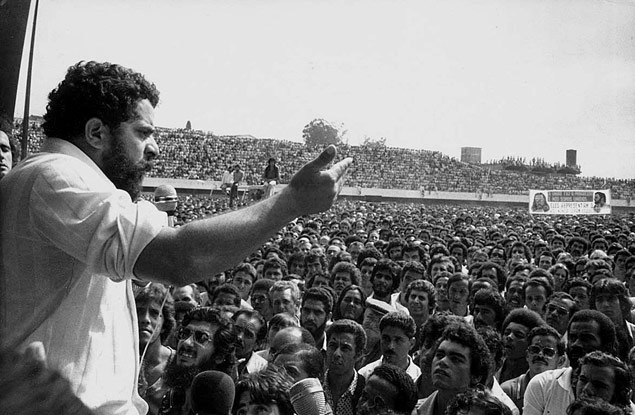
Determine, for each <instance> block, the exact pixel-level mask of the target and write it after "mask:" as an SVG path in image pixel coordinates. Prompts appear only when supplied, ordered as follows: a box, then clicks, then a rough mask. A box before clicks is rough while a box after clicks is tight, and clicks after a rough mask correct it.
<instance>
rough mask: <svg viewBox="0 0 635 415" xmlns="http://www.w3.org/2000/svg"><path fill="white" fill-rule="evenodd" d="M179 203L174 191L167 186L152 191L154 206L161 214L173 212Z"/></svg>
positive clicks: (163, 185) (172, 187) (171, 187)
mask: <svg viewBox="0 0 635 415" xmlns="http://www.w3.org/2000/svg"><path fill="white" fill-rule="evenodd" d="M178 201H179V198H178V195H177V194H176V189H175V188H174V186H170V185H169V184H162V185H161V186H159V187H157V188H156V189H154V204H155V206H156V207H157V209H159V210H160V211H161V212H173V211H175V210H176V205H177V203H178Z"/></svg>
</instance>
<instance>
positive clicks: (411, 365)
mask: <svg viewBox="0 0 635 415" xmlns="http://www.w3.org/2000/svg"><path fill="white" fill-rule="evenodd" d="M382 364H384V358H383V357H382V358H379V359H377V360H375V361H374V362H370V363H369V364H367V365H366V366H364V367H363V368H361V369H359V374H360V375H361V376H363V377H364V378H365V379H368V377H369V376H370V375H371V374H372V373H373V370H375V368H376V367H377V366H381V365H382ZM406 373H407V374H408V375H410V377H411V378H412V380H413V381H416V380H417V378H418V377H419V376H420V375H421V369H420V368H419V366H418V365H416V364H415V362H414V361H413V360H412V358H411V357H410V356H408V368H406Z"/></svg>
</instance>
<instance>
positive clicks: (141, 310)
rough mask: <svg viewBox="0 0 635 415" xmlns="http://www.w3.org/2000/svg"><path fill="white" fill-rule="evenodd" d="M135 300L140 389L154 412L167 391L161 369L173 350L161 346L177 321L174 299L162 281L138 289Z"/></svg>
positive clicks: (165, 364) (153, 412)
mask: <svg viewBox="0 0 635 415" xmlns="http://www.w3.org/2000/svg"><path fill="white" fill-rule="evenodd" d="M135 304H136V306H137V321H138V323H139V350H140V352H141V355H142V356H143V362H142V369H143V370H142V371H141V373H140V375H139V384H140V389H139V393H140V394H141V397H143V399H144V400H145V401H146V402H147V403H148V406H149V407H150V409H149V411H150V413H151V414H156V413H157V412H158V410H159V406H160V405H161V399H162V398H163V395H164V394H165V392H166V391H167V388H166V387H165V385H164V383H163V377H162V376H163V372H164V371H165V368H166V366H167V364H168V361H169V360H170V359H171V358H172V356H173V354H174V350H173V349H171V348H169V347H167V346H164V342H165V341H166V340H167V337H168V335H169V334H170V333H171V332H172V330H173V329H174V326H175V324H176V321H175V320H174V302H173V301H172V296H171V295H170V293H169V291H168V289H167V288H166V287H165V286H163V284H159V283H152V284H148V286H146V287H144V288H142V289H141V290H140V291H139V292H138V293H137V295H136V296H135Z"/></svg>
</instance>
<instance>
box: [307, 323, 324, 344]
mask: <svg viewBox="0 0 635 415" xmlns="http://www.w3.org/2000/svg"><path fill="white" fill-rule="evenodd" d="M304 328H305V329H307V330H308V331H309V333H311V335H312V336H313V338H314V339H315V341H316V342H317V341H318V340H319V339H320V338H321V337H322V335H323V334H324V332H325V331H326V319H325V320H324V323H323V324H322V325H321V326H320V327H317V328H316V329H315V330H313V329H309V328H308V327H304ZM317 347H318V349H320V348H321V347H322V345H321V344H318V345H317Z"/></svg>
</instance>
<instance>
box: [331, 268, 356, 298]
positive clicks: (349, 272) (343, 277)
mask: <svg viewBox="0 0 635 415" xmlns="http://www.w3.org/2000/svg"><path fill="white" fill-rule="evenodd" d="M360 283H361V274H360V272H359V270H358V269H357V267H356V266H355V265H353V264H351V263H350V262H338V263H337V264H335V266H334V267H333V269H332V270H331V286H332V287H333V289H334V290H335V294H336V296H337V297H339V295H340V293H341V292H342V290H343V289H344V288H346V287H348V286H349V285H359V284H360ZM337 297H336V298H337Z"/></svg>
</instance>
